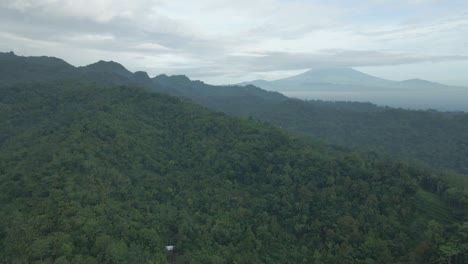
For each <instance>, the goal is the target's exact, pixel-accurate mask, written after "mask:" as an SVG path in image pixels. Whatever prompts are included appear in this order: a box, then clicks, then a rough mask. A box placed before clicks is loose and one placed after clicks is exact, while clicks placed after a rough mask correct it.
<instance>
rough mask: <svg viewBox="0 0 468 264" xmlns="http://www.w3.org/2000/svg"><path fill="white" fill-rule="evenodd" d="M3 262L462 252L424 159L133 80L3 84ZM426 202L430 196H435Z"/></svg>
mask: <svg viewBox="0 0 468 264" xmlns="http://www.w3.org/2000/svg"><path fill="white" fill-rule="evenodd" d="M0 124H1V126H0V204H1V205H2V206H1V207H0V218H1V219H2V221H0V262H2V263H168V260H169V259H168V257H167V255H166V252H164V246H165V245H168V244H173V245H175V248H176V251H175V259H176V261H177V263H402V262H405V263H447V262H450V263H464V261H466V260H467V258H468V256H467V254H466V252H467V243H466V241H467V240H466V238H467V237H466V224H465V225H463V224H462V221H463V219H464V217H465V215H464V214H463V213H459V214H457V213H456V212H454V211H453V210H457V211H459V212H466V209H467V207H466V204H463V203H460V204H456V205H455V204H453V205H452V203H451V202H450V201H449V200H448V199H445V198H444V197H446V196H447V191H448V190H449V189H447V185H446V183H445V182H444V181H443V180H441V178H439V177H436V176H434V175H432V174H430V173H428V172H427V171H425V170H420V169H416V168H415V167H414V166H409V165H408V164H406V163H404V162H397V161H390V160H387V159H384V158H380V157H379V156H377V155H376V154H373V153H369V154H366V155H360V154H356V153H351V152H348V151H343V150H340V149H337V148H333V147H328V146H325V145H323V144H320V143H316V142H312V141H310V140H308V139H304V138H302V137H297V136H291V135H288V134H287V133H285V132H283V131H281V130H279V129H276V128H274V127H272V126H270V125H268V124H265V123H262V122H258V121H255V120H253V119H240V118H234V117H229V116H227V115H225V114H222V113H214V112H210V111H208V110H207V109H204V108H202V107H199V106H197V105H194V104H192V103H187V102H183V101H182V100H180V99H178V98H176V97H171V96H167V95H162V94H158V93H152V92H148V91H145V90H143V89H140V88H130V87H123V86H121V87H114V88H100V87H99V86H92V85H87V84H82V83H72V82H62V83H55V84H45V83H43V84H29V85H15V86H11V87H5V88H2V89H1V97H0ZM427 208H436V209H437V210H436V211H431V210H430V209H429V210H427Z"/></svg>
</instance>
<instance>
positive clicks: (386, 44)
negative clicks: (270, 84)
mask: <svg viewBox="0 0 468 264" xmlns="http://www.w3.org/2000/svg"><path fill="white" fill-rule="evenodd" d="M0 51H3V52H7V51H14V52H15V53H16V54H18V55H23V56H40V55H46V56H54V57H59V58H62V59H64V60H66V61H67V62H69V63H71V64H73V65H75V66H83V65H87V64H91V63H93V62H96V61H98V60H113V61H117V62H119V63H121V64H123V65H124V66H126V67H127V68H128V69H130V70H132V71H137V70H143V71H147V72H148V73H149V74H150V76H155V75H158V74H162V73H165V74H171V75H172V74H185V75H187V76H189V77H190V78H192V79H199V80H203V81H205V82H208V83H213V84H227V83H238V82H242V81H249V80H254V79H267V80H273V79H278V78H283V77H287V76H291V75H294V74H297V73H301V72H304V71H306V70H308V69H311V68H317V67H354V68H356V69H358V70H361V71H363V72H366V73H369V74H372V75H375V76H378V77H383V78H387V79H392V80H404V79H412V78H420V79H426V80H430V81H436V82H441V83H445V84H451V85H462V86H468V74H466V72H467V70H468V0H256V1H253V0H237V1H232V0H229V1H227V0H197V1H182V0H132V1H128V0H0Z"/></svg>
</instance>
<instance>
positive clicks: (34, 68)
mask: <svg viewBox="0 0 468 264" xmlns="http://www.w3.org/2000/svg"><path fill="white" fill-rule="evenodd" d="M50 80H61V81H63V80H68V81H70V80H72V81H80V82H82V81H87V82H94V83H97V84H99V85H100V86H113V85H138V86H144V87H147V88H149V89H151V90H153V91H157V92H161V93H166V94H171V95H176V96H178V97H183V98H188V99H189V100H192V101H194V102H196V103H198V104H201V105H203V106H205V107H208V108H210V109H212V110H216V111H222V112H225V113H228V114H232V115H238V116H244V117H249V116H251V117H254V118H256V119H259V120H262V121H267V122H270V123H272V124H274V125H276V126H278V127H281V128H283V129H286V130H289V131H292V132H295V133H301V134H304V135H308V136H311V137H312V138H314V139H320V140H323V141H325V142H328V143H331V144H335V145H339V146H344V147H346V148H350V149H354V150H361V151H369V150H370V151H377V152H379V153H383V154H386V155H389V156H390V157H392V158H397V159H405V160H407V161H408V162H411V163H416V164H420V165H425V166H426V167H428V168H431V169H437V170H453V171H456V172H458V173H462V174H468V134H467V133H466V131H468V114H467V113H463V112H459V113H444V112H437V111H431V110H428V111H411V110H404V109H394V108H387V107H378V106H376V105H373V104H370V103H355V102H324V101H302V100H297V99H291V98H288V97H285V96H283V95H282V94H279V93H276V92H268V91H265V90H262V89H260V88H257V87H255V86H246V87H241V86H214V85H208V84H205V83H203V82H200V81H191V80H190V79H188V78H187V77H186V76H166V75H160V76H157V77H155V78H152V79H150V78H149V77H148V75H147V74H145V73H143V72H136V73H131V72H129V71H128V70H126V69H125V68H124V67H123V66H122V65H120V64H118V63H115V62H103V61H100V62H98V63H94V64H91V65H88V66H86V67H78V68H75V67H73V66H71V65H69V64H67V63H65V62H64V61H62V60H60V59H56V58H50V57H21V56H16V55H15V54H12V53H0V86H1V85H10V84H14V83H20V82H38V81H50Z"/></svg>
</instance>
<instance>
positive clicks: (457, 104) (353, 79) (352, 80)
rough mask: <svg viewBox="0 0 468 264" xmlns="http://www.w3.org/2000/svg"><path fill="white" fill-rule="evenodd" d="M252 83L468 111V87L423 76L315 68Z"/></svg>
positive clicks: (310, 94)
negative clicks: (400, 78)
mask: <svg viewBox="0 0 468 264" xmlns="http://www.w3.org/2000/svg"><path fill="white" fill-rule="evenodd" d="M247 84H252V85H255V86H258V87H261V88H263V89H266V90H270V91H278V92H281V93H283V94H285V95H288V96H291V97H296V98H301V99H322V100H335V101H359V102H372V103H376V104H379V105H388V106H393V107H404V108H413V109H428V108H435V109H438V110H452V111H457V110H461V111H468V103H467V102H468V88H466V87H456V86H448V85H444V84H440V83H436V82H430V81H426V80H420V79H411V80H405V81H391V80H386V79H382V78H378V77H374V76H371V75H369V74H365V73H363V72H360V71H357V70H355V69H352V68H324V69H313V70H309V71H307V72H304V73H302V74H299V75H296V76H292V77H288V78H284V79H279V80H274V81H265V80H255V81H251V82H244V83H241V85H247Z"/></svg>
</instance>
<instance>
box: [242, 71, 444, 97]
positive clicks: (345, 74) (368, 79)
mask: <svg viewBox="0 0 468 264" xmlns="http://www.w3.org/2000/svg"><path fill="white" fill-rule="evenodd" d="M247 84H253V85H258V86H260V87H262V88H270V89H272V90H275V89H277V90H281V91H285V90H292V89H296V90H312V89H317V88H320V87H321V88H322V89H323V88H327V87H329V86H331V87H341V86H344V87H360V88H361V89H362V88H373V89H376V88H382V87H385V88H401V87H407V88H411V87H414V86H417V87H447V86H446V85H443V84H439V83H435V82H430V81H426V80H420V79H411V80H406V81H401V82H398V81H391V80H386V79H382V78H378V77H374V76H372V75H369V74H366V73H363V72H360V71H357V70H355V69H352V68H323V69H313V70H309V71H307V72H304V73H301V74H299V75H295V76H291V77H287V78H283V79H279V80H274V81H265V80H255V81H251V82H244V83H241V85H247ZM348 89H349V88H348Z"/></svg>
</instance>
